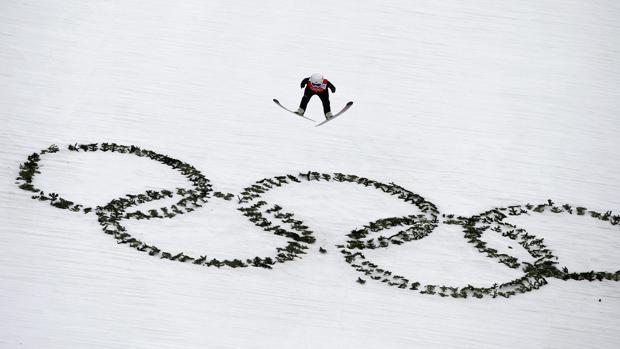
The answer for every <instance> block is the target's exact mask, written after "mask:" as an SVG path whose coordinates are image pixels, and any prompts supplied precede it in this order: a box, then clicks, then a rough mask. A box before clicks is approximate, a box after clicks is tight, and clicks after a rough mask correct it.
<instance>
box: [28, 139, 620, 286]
mask: <svg viewBox="0 0 620 349" xmlns="http://www.w3.org/2000/svg"><path fill="white" fill-rule="evenodd" d="M67 149H68V150H69V151H73V152H95V151H102V152H115V153H122V154H132V155H135V156H139V157H146V158H149V159H152V160H155V161H158V162H160V163H162V164H164V165H166V166H169V167H171V168H172V169H175V170H177V171H179V172H180V173H181V174H182V175H183V176H184V177H186V179H187V180H188V181H189V182H190V183H191V186H190V187H189V188H176V189H174V190H160V191H152V190H149V191H146V192H145V193H143V194H128V195H125V196H124V197H121V198H117V199H114V200H112V201H110V202H109V203H107V204H105V205H103V206H97V207H95V208H92V207H85V206H84V205H82V204H76V203H74V202H73V201H70V200H67V199H64V198H61V197H60V196H59V195H58V194H56V193H47V194H46V193H45V192H43V191H42V190H40V189H38V188H35V187H34V185H33V184H32V183H33V179H34V177H35V175H36V174H38V173H40V171H39V170H40V167H39V161H40V159H41V156H43V155H45V154H51V153H56V152H59V151H60V149H59V148H58V147H57V146H55V145H52V146H50V147H49V148H48V149H44V150H42V151H40V152H39V153H34V154H32V155H30V156H29V157H28V161H26V162H25V163H23V164H21V165H20V172H19V177H17V181H18V184H19V187H20V188H21V189H23V190H26V191H30V192H32V193H33V196H32V198H33V199H37V200H39V201H47V202H49V204H51V205H52V206H55V207H58V208H61V209H67V210H70V211H75V212H83V213H86V214H88V213H95V214H96V216H97V220H98V222H99V224H100V225H101V227H102V230H103V232H104V233H106V234H108V235H111V236H112V237H114V238H115V239H116V240H117V243H119V244H126V245H129V246H130V247H132V248H134V249H136V250H138V251H141V252H145V253H148V254H149V255H151V256H157V257H159V258H161V259H168V260H171V261H177V262H184V263H192V264H195V265H201V266H207V267H218V268H219V267H229V268H239V267H262V268H268V269H271V268H272V267H273V266H274V265H276V264H278V263H285V262H289V261H293V260H295V259H297V258H301V255H302V254H305V253H306V251H307V250H308V249H309V248H310V246H311V245H312V244H313V243H314V242H315V237H314V232H313V231H312V230H310V228H309V227H308V226H306V225H305V224H304V222H303V221H301V220H298V219H296V218H295V215H294V214H293V213H291V212H287V211H286V210H285V209H284V208H283V207H281V206H279V205H277V204H273V205H272V204H269V203H267V202H265V201H264V200H262V199H261V198H262V196H263V194H265V193H266V192H268V191H269V190H271V189H273V188H278V187H283V186H287V185H294V184H295V183H302V182H313V181H327V182H341V183H342V182H348V183H354V184H358V185H362V186H364V187H367V188H370V189H374V190H379V191H381V192H383V193H385V194H387V195H390V196H393V197H395V198H397V199H399V200H402V201H404V202H406V203H408V204H410V205H412V206H413V207H414V208H415V211H417V213H416V214H411V215H407V216H404V217H389V218H382V219H379V220H376V221H373V222H369V223H368V224H366V225H364V226H363V227H361V228H358V229H354V230H352V231H351V232H350V233H349V234H347V237H348V238H349V240H347V242H346V244H343V245H336V247H337V248H338V249H339V251H340V253H341V254H342V255H343V256H344V260H345V261H346V263H348V264H350V265H351V267H353V268H354V269H355V270H356V271H357V272H359V273H361V274H362V275H360V276H359V277H358V279H357V282H359V283H360V284H363V283H365V282H366V279H372V280H377V281H380V282H382V283H385V284H387V285H389V286H393V287H398V288H401V289H408V290H413V291H416V292H419V293H421V294H430V295H438V296H441V297H454V298H467V297H475V298H483V297H485V296H489V297H493V298H495V297H505V298H508V297H511V296H513V295H516V294H521V293H526V292H529V291H531V290H534V289H538V288H540V287H541V286H543V285H545V284H547V279H548V278H557V279H561V280H570V279H572V280H588V281H602V280H611V281H620V270H618V271H612V272H610V271H586V272H570V271H569V270H568V269H567V268H566V267H558V265H557V264H558V262H557V257H556V256H554V255H553V253H552V251H551V250H550V249H549V248H548V247H547V246H546V245H545V244H544V241H543V239H540V238H537V237H536V236H534V235H532V234H529V233H528V232H527V231H525V230H524V229H522V228H519V227H517V226H515V225H512V224H510V223H507V222H505V219H506V218H508V217H509V216H519V215H522V214H534V213H541V212H553V213H558V214H559V213H564V214H575V215H579V216H591V217H592V218H595V219H598V220H601V221H605V222H608V223H609V224H611V225H613V226H616V225H619V224H620V215H612V212H611V211H608V212H605V213H599V212H595V211H589V210H587V209H586V208H584V207H573V206H571V205H568V204H565V205H561V206H560V205H555V204H554V203H553V202H552V201H551V200H549V201H548V202H546V203H543V204H540V205H530V204H527V205H515V206H508V207H500V208H494V209H491V210H489V211H487V212H483V213H481V214H479V215H474V216H471V217H455V216H454V215H441V223H443V224H450V225H458V226H461V227H462V229H463V233H464V237H465V239H467V242H469V243H471V244H472V245H473V246H474V247H475V248H476V249H477V250H478V251H479V252H481V253H483V254H485V255H486V256H487V257H489V258H492V259H496V260H497V261H498V262H499V263H502V264H504V265H506V266H507V267H508V268H512V269H520V270H521V271H522V272H523V275H522V276H521V277H519V278H517V279H514V280H510V281H507V282H503V283H495V284H493V285H490V286H472V285H467V286H458V287H456V286H446V285H432V284H423V283H422V282H419V281H415V280H413V279H410V278H409V277H406V276H402V275H396V274H395V273H392V272H391V271H389V270H387V269H385V268H382V267H380V266H379V265H377V264H375V263H373V262H372V261H370V260H369V259H368V258H367V257H366V256H365V255H364V254H363V252H364V251H365V250H371V249H378V248H387V247H389V246H390V245H401V244H404V243H406V242H409V241H413V240H419V239H422V238H424V237H426V236H428V235H429V234H430V233H431V232H432V231H433V230H434V229H435V228H436V227H437V226H438V225H439V224H440V215H439V210H438V209H437V207H436V206H435V205H434V204H432V203H430V202H429V201H427V200H426V199H424V198H423V197H422V196H420V195H418V194H415V193H413V192H411V191H409V190H407V189H405V188H403V187H401V186H399V185H396V184H394V183H389V184H385V183H381V182H377V181H374V180H371V179H368V178H364V177H359V176H356V175H346V174H342V173H332V174H326V173H318V172H312V171H309V172H307V173H300V174H297V175H291V174H287V175H282V176H276V177H273V178H264V179H261V180H259V181H257V182H256V183H254V184H252V185H251V186H249V187H247V188H245V189H244V190H243V191H242V192H241V193H240V194H239V195H237V199H238V201H239V207H238V210H239V211H241V212H242V214H243V215H244V216H246V217H247V218H248V219H249V220H250V221H251V222H252V223H253V224H254V225H256V226H257V227H260V228H261V229H263V230H264V231H265V232H268V233H271V234H274V235H278V236H282V237H285V238H287V243H286V245H284V246H281V247H277V248H276V251H275V253H274V254H273V255H271V256H256V257H254V258H250V259H241V258H235V259H225V260H217V259H215V258H208V257H207V255H201V256H190V255H186V254H184V253H183V252H180V253H177V252H170V251H165V250H164V249H160V248H159V247H157V246H154V245H151V244H147V243H145V242H143V241H140V240H138V239H136V238H134V237H133V236H132V235H131V234H130V233H129V232H128V231H127V229H126V228H125V227H124V226H123V225H122V222H123V221H124V220H129V219H164V218H173V217H175V216H176V215H180V214H186V213H188V212H192V211H194V210H196V209H198V208H200V207H202V205H203V204H204V203H206V202H207V201H208V200H209V199H210V198H211V197H212V196H213V197H216V198H220V199H223V200H232V199H233V198H235V195H233V194H226V193H221V192H214V191H213V189H212V187H211V184H209V180H208V179H207V178H206V177H205V176H204V175H203V174H202V173H201V172H200V171H199V170H197V169H196V168H194V167H193V166H191V165H189V164H187V163H184V162H182V161H180V160H177V159H174V158H171V157H169V156H166V155H163V154H159V153H156V152H153V151H150V150H144V149H141V148H139V147H136V146H125V145H118V144H115V143H102V144H101V145H99V144H97V143H95V144H75V145H70V146H68V147H67ZM166 198H175V200H176V198H178V199H179V200H178V201H176V203H175V204H173V205H170V206H167V207H161V208H159V209H151V210H148V211H147V212H142V211H139V210H135V211H128V210H129V209H130V208H132V207H134V206H137V205H140V204H143V203H146V202H150V201H156V200H161V199H166ZM272 221H274V222H275V223H274V222H272ZM393 228H395V229H400V230H399V231H398V232H397V233H395V234H391V235H389V236H384V235H380V236H378V237H376V238H369V235H370V234H371V233H378V232H382V231H383V232H385V231H388V230H389V229H393ZM485 232H494V233H497V234H500V235H501V236H503V237H506V238H509V239H511V240H513V241H515V242H516V243H518V244H519V245H521V247H522V248H523V249H524V250H525V251H526V252H527V253H528V254H529V255H530V256H531V257H532V258H533V260H534V262H533V263H528V262H524V261H520V260H519V259H518V258H517V257H514V256H511V255H508V254H506V253H500V252H499V251H497V250H496V249H493V248H490V247H488V246H487V243H486V242H484V241H483V240H482V239H481V238H482V235H483V233H485ZM319 250H320V251H321V252H325V250H324V249H323V248H320V249H319Z"/></svg>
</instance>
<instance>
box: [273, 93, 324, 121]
mask: <svg viewBox="0 0 620 349" xmlns="http://www.w3.org/2000/svg"><path fill="white" fill-rule="evenodd" d="M273 102H274V103H275V104H277V105H279V106H280V108H282V109H284V110H286V111H287V112H289V113H293V114H295V115H297V116H301V117H302V118H304V119H306V120H310V121H312V122H316V121H314V120H313V119H310V118H308V117H305V116H303V115H299V114H297V113H295V112H294V111H292V110H290V109H288V108H287V107H285V106H283V105H282V104H280V101H278V100H277V99H275V98H274V99H273Z"/></svg>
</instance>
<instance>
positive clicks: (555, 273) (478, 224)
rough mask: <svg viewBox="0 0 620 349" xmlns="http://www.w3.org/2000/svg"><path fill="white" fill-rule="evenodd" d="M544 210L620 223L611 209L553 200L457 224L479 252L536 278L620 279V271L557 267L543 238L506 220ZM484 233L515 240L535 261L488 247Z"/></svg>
mask: <svg viewBox="0 0 620 349" xmlns="http://www.w3.org/2000/svg"><path fill="white" fill-rule="evenodd" d="M543 212H552V213H555V214H561V213H564V214H571V215H572V214H576V215H578V216H590V217H592V218H595V219H598V220H601V221H604V222H608V223H610V224H611V225H618V224H620V216H613V215H612V213H611V211H607V212H606V213H603V214H601V213H599V212H596V211H589V210H588V209H586V208H585V207H573V206H571V205H569V204H564V205H555V204H554V203H553V201H551V200H548V201H547V202H546V203H544V204H540V205H531V204H527V205H514V206H508V207H501V208H495V209H493V210H490V211H487V212H483V213H481V214H479V215H476V216H472V217H469V218H466V219H465V218H460V222H459V223H456V224H461V225H462V226H463V227H464V228H465V229H464V233H465V238H466V239H467V241H468V242H469V243H471V244H473V245H474V247H475V248H476V249H477V250H478V251H479V252H481V253H484V254H486V255H487V257H489V258H493V259H496V260H497V261H498V262H499V263H502V264H505V265H506V266H508V267H510V268H513V269H516V268H519V267H520V268H521V269H522V270H523V271H524V272H525V273H526V275H528V276H531V277H534V278H537V279H544V278H549V277H551V278H558V279H562V280H588V281H595V280H597V281H602V280H612V281H620V270H618V271H614V272H609V271H594V270H590V271H585V272H570V271H569V270H568V268H567V267H561V268H559V267H557V264H558V262H557V260H558V258H557V257H556V256H554V255H553V254H552V252H551V250H549V248H548V247H547V246H546V245H545V244H544V239H542V238H537V237H536V236H535V235H533V234H530V233H528V232H527V231H526V230H525V229H522V228H519V227H517V226H516V225H513V224H510V223H508V222H505V221H504V220H505V219H506V218H508V217H510V216H520V215H522V214H528V215H529V214H538V213H543ZM453 224H454V223H453ZM485 232H493V233H496V234H500V235H501V236H503V237H507V238H509V239H511V240H514V241H516V242H517V243H518V244H519V245H521V246H522V247H523V248H524V249H525V250H526V251H527V252H528V253H529V254H530V256H531V257H532V258H533V259H534V262H533V263H528V262H524V261H520V260H519V259H518V258H517V257H514V256H511V255H508V254H506V253H499V252H498V251H497V250H496V249H493V248H489V247H487V244H486V242H484V241H482V240H481V237H482V235H483V233H485Z"/></svg>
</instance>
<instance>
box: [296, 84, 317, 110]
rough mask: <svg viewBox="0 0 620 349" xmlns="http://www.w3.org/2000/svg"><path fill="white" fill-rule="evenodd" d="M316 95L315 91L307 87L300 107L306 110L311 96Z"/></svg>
mask: <svg viewBox="0 0 620 349" xmlns="http://www.w3.org/2000/svg"><path fill="white" fill-rule="evenodd" d="M312 96H314V91H312V90H311V89H309V88H306V89H305V90H304V96H303V97H301V102H300V103H299V107H300V108H301V109H303V110H306V107H307V106H308V102H309V101H310V98H311V97H312Z"/></svg>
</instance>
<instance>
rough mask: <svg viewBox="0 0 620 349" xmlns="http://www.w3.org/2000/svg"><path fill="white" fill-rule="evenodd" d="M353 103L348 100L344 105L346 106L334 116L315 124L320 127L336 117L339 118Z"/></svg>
mask: <svg viewBox="0 0 620 349" xmlns="http://www.w3.org/2000/svg"><path fill="white" fill-rule="evenodd" d="M352 105H353V102H348V103H347V105H345V106H344V108H342V110H341V111H339V112H337V113H336V114H334V116H332V117H331V118H329V119H326V120H325V121H323V122H321V123H319V124H318V125H316V126H314V127H319V126H321V125H323V124H326V123H328V122H330V121H332V120H334V119H335V118H337V117H338V116H339V115H341V114H342V113H344V112H345V111H347V110H349V108H351V106H352Z"/></svg>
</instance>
